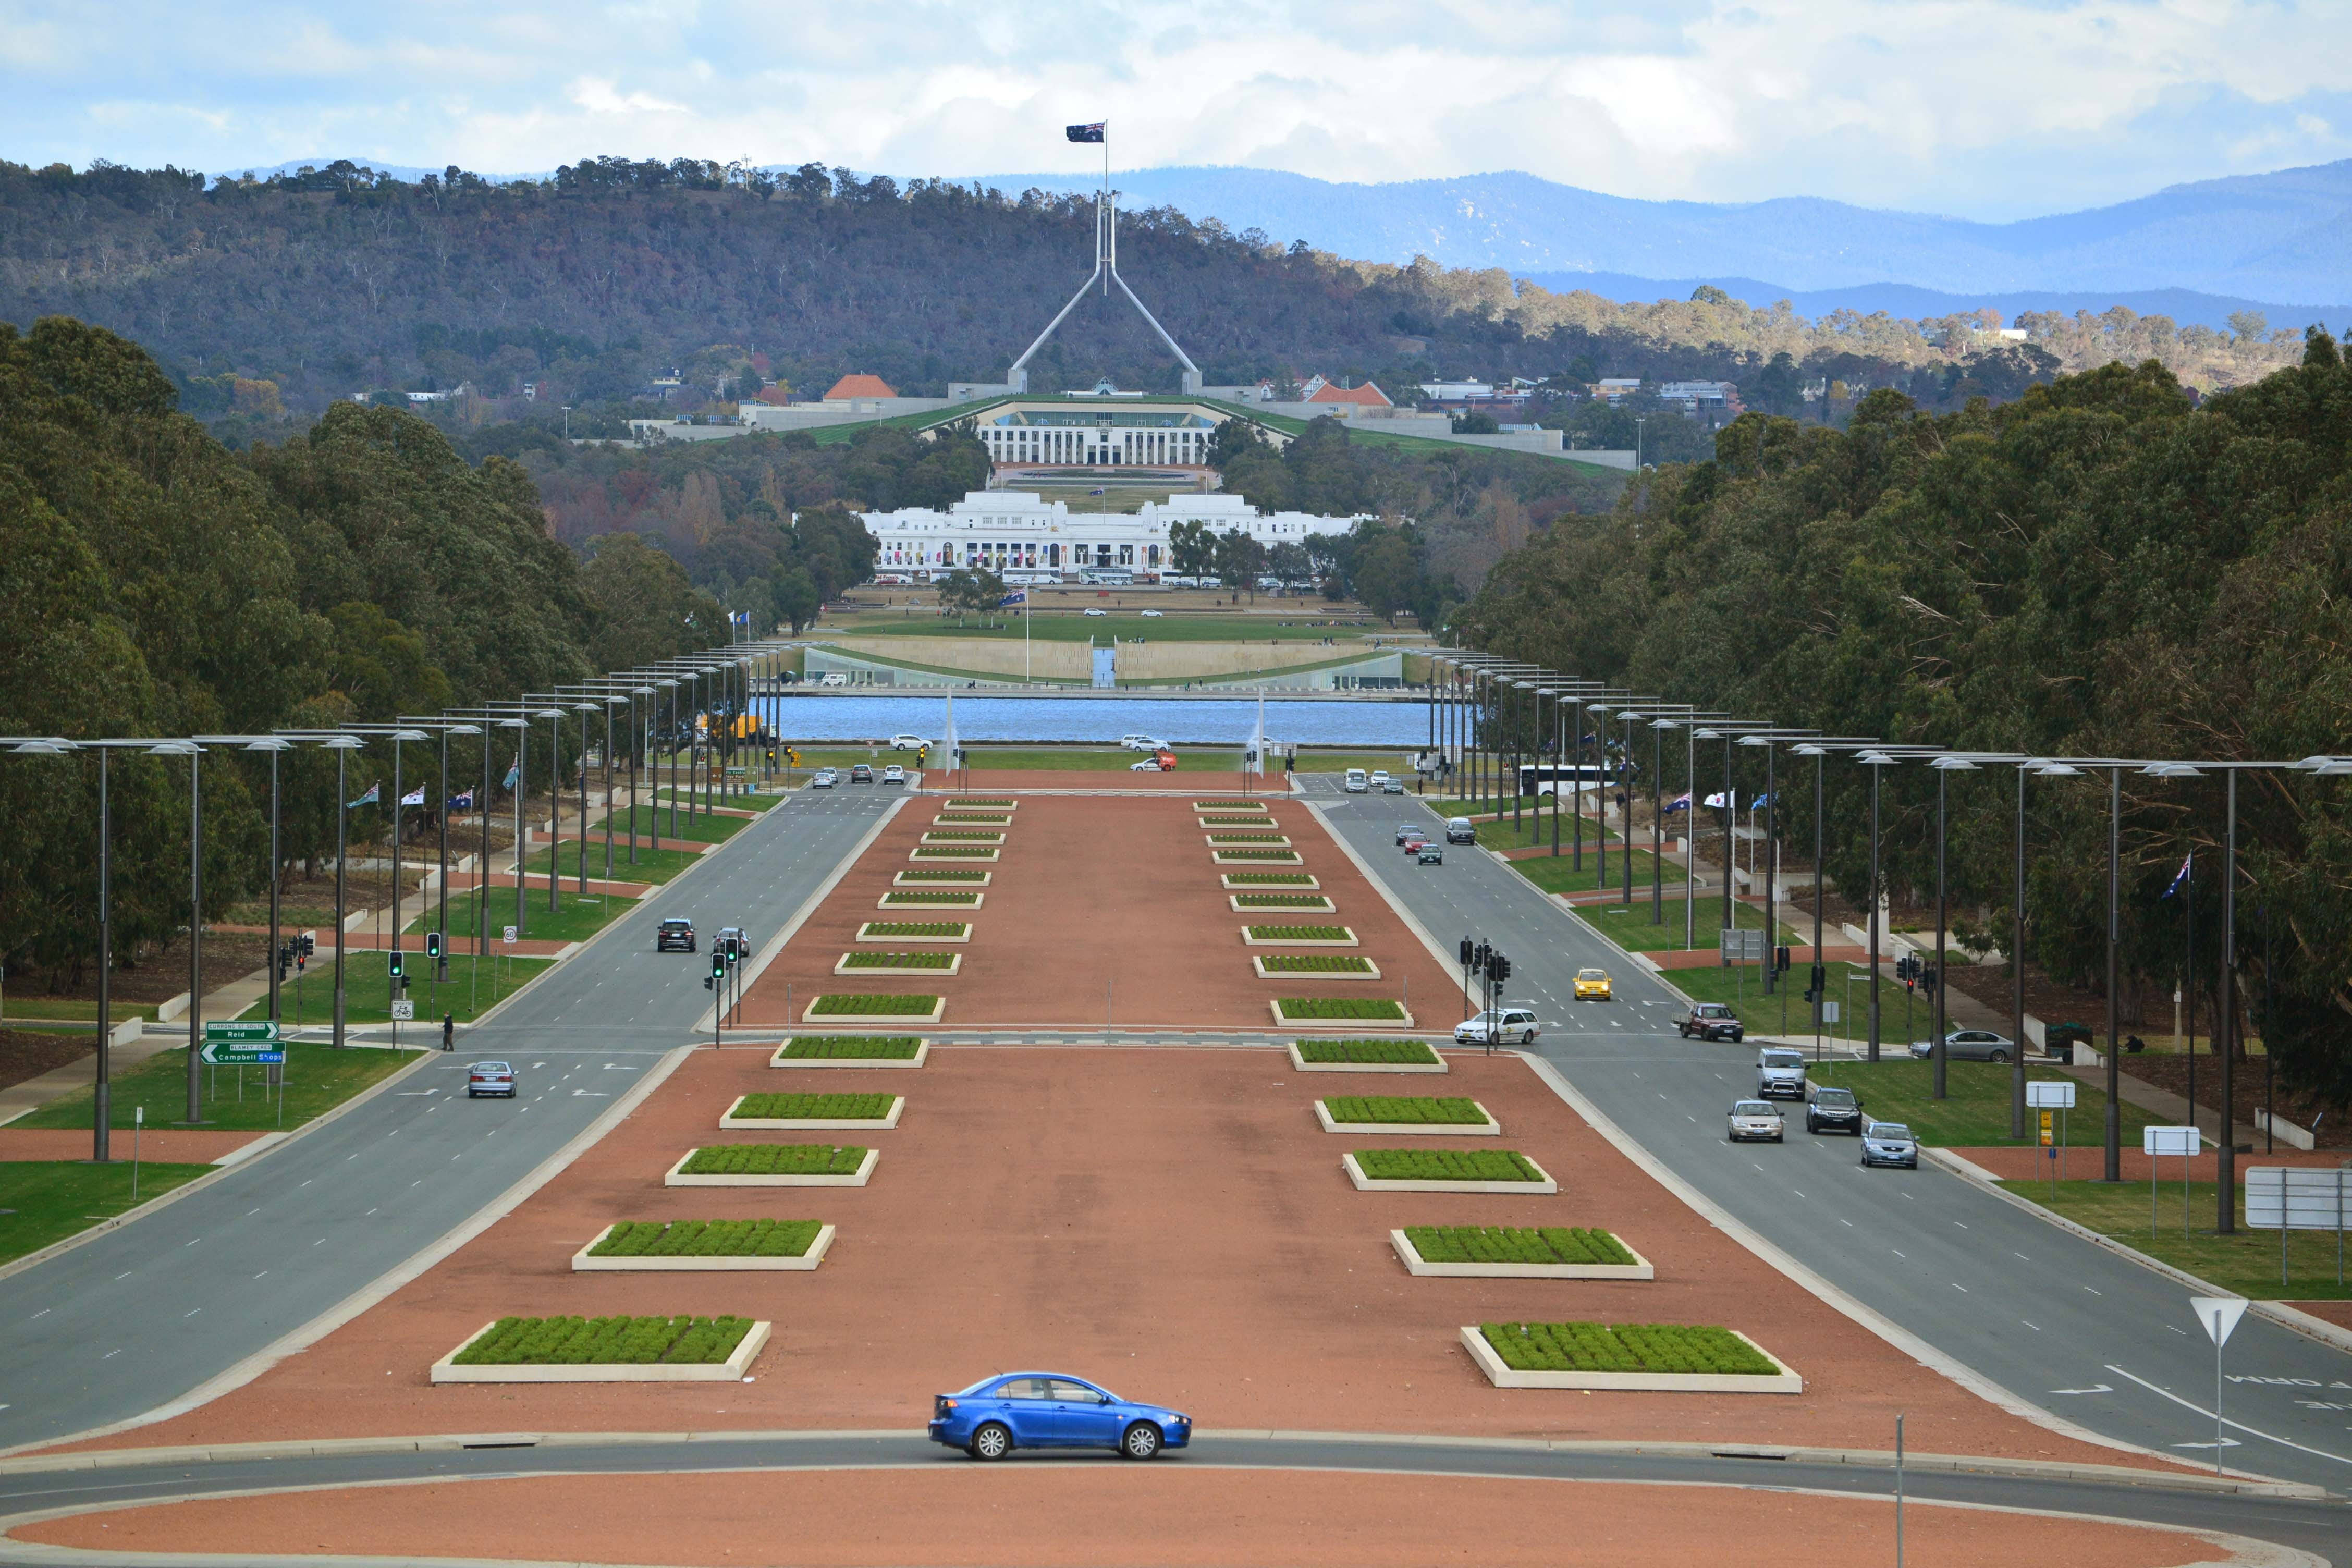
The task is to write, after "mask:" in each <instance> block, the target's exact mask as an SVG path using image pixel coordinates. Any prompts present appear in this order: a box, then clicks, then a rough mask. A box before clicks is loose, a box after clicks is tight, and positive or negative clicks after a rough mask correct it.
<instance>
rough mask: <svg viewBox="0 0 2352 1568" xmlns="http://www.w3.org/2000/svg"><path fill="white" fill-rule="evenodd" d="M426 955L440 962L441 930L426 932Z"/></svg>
mask: <svg viewBox="0 0 2352 1568" xmlns="http://www.w3.org/2000/svg"><path fill="white" fill-rule="evenodd" d="M425 957H427V958H429V959H432V960H433V961H434V962H436V963H438V962H440V958H441V933H440V932H439V931H426V932H425Z"/></svg>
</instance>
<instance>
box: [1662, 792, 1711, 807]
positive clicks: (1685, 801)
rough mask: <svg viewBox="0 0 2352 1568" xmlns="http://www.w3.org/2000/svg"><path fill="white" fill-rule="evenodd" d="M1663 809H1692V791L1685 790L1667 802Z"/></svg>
mask: <svg viewBox="0 0 2352 1568" xmlns="http://www.w3.org/2000/svg"><path fill="white" fill-rule="evenodd" d="M1709 804H1710V805H1711V804H1713V803H1712V802H1710V803H1709ZM1663 809H1664V810H1666V811H1688V810H1689V809H1690V791H1688V790H1685V791H1683V793H1682V794H1680V795H1676V796H1675V798H1674V799H1672V800H1670V801H1668V802H1666V804H1665V805H1664V807H1663Z"/></svg>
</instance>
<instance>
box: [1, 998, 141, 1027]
mask: <svg viewBox="0 0 2352 1568" xmlns="http://www.w3.org/2000/svg"><path fill="white" fill-rule="evenodd" d="M162 1005H163V1004H162V1003H160V1002H114V1003H110V1005H109V1007H108V1011H110V1012H111V1013H112V1014H113V1015H114V1021H115V1022H116V1023H118V1024H121V1023H124V1022H127V1021H128V1020H130V1019H132V1018H146V1019H149V1020H151V1021H152V1019H153V1018H154V1016H155V1010H156V1009H157V1008H158V1007H160V1006H162ZM0 1011H5V1013H6V1014H7V1016H6V1017H5V1019H0V1028H5V1027H9V1026H14V1025H16V1024H20V1023H25V1022H27V1021H47V1020H50V1019H68V1020H71V1019H79V1020H81V1021H83V1022H85V1023H92V1024H94V1023H96V1022H97V1021H98V1003H97V1001H96V1000H95V999H91V1000H87V1001H85V1000H82V999H79V998H77V997H72V996H26V995H24V994H15V995H11V996H10V997H9V998H8V1000H7V1004H6V1005H5V1009H0Z"/></svg>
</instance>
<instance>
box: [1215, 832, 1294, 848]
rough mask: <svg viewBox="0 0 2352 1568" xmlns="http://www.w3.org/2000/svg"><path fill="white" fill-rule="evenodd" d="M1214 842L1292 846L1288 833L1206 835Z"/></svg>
mask: <svg viewBox="0 0 2352 1568" xmlns="http://www.w3.org/2000/svg"><path fill="white" fill-rule="evenodd" d="M1206 837H1208V840H1209V842H1210V843H1212V844H1268V845H1272V846H1273V847H1276V848H1277V849H1287V848H1289V847H1290V835H1288V834H1287V833H1212V834H1209V835H1207V836H1206Z"/></svg>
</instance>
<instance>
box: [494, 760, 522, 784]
mask: <svg viewBox="0 0 2352 1568" xmlns="http://www.w3.org/2000/svg"><path fill="white" fill-rule="evenodd" d="M520 777H522V753H520V752H517V753H515V760H514V761H513V762H510V763H508V764H507V782H506V783H504V784H500V785H499V788H500V789H512V788H514V786H515V780H517V779H519V778H520Z"/></svg>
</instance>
